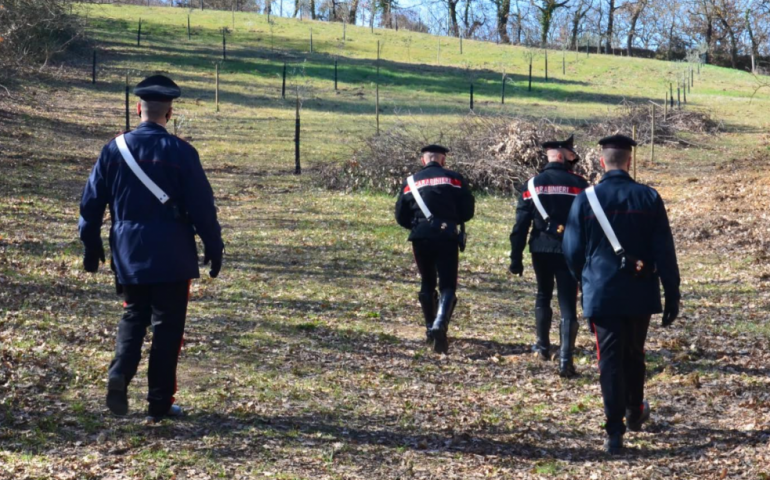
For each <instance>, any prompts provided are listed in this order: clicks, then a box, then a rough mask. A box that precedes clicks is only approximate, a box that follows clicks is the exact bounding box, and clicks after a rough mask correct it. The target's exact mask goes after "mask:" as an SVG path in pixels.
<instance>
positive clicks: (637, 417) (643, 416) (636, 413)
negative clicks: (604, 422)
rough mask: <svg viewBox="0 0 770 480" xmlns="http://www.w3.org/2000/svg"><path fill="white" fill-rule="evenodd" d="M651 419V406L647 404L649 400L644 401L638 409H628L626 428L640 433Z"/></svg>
mask: <svg viewBox="0 0 770 480" xmlns="http://www.w3.org/2000/svg"><path fill="white" fill-rule="evenodd" d="M649 419H650V404H649V403H648V402H647V400H644V401H643V402H642V405H641V406H640V407H639V408H638V409H633V410H629V409H626V426H627V427H628V429H629V430H631V431H632V432H638V431H640V430H641V429H642V425H643V424H644V422H646V421H647V420H649Z"/></svg>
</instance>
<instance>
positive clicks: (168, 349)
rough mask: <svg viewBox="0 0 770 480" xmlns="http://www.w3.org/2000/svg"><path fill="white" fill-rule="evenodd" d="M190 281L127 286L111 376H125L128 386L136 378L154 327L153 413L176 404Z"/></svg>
mask: <svg viewBox="0 0 770 480" xmlns="http://www.w3.org/2000/svg"><path fill="white" fill-rule="evenodd" d="M189 291H190V282H189V281H187V280H184V281H181V282H173V283H158V284H150V285H124V286H123V295H124V298H125V304H124V313H123V318H122V319H121V320H120V324H119V325H118V338H117V341H116V346H115V359H114V360H113V361H112V363H111V364H110V372H109V374H110V376H113V375H125V378H126V385H128V384H129V383H130V382H131V379H132V378H134V375H136V370H137V368H138V367H139V359H140V358H141V354H142V343H144V337H145V335H146V333H147V327H149V326H150V325H152V332H153V335H152V347H151V348H150V363H149V365H148V368H147V382H148V384H149V393H148V395H147V401H148V402H149V403H150V406H149V414H150V415H154V416H159V415H164V414H166V413H167V412H168V409H169V408H171V405H172V404H173V403H174V393H176V366H177V361H178V359H179V351H180V349H181V348H182V336H183V335H184V325H185V318H186V316H187V300H188V296H189Z"/></svg>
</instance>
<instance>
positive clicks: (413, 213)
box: [396, 162, 475, 241]
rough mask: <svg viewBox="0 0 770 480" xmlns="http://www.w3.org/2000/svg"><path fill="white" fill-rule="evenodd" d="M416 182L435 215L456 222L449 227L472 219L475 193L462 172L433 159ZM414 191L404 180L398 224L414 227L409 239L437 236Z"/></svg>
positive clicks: (417, 175)
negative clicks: (471, 190) (443, 165)
mask: <svg viewBox="0 0 770 480" xmlns="http://www.w3.org/2000/svg"><path fill="white" fill-rule="evenodd" d="M414 182H415V186H416V187H417V188H418V189H419V191H420V195H421V196H422V199H423V201H424V202H425V204H426V205H427V207H428V209H429V210H430V212H431V213H432V214H433V217H434V218H436V219H440V220H442V221H444V222H449V223H452V224H454V225H449V226H448V227H449V228H453V227H456V226H457V225H459V224H461V223H464V222H467V221H468V220H470V219H471V218H473V213H474V208H475V202H474V199H473V195H472V194H471V192H470V189H469V188H468V187H467V184H466V182H465V180H464V179H463V176H462V175H460V174H459V173H457V172H454V171H452V170H449V169H447V168H444V167H442V166H441V165H440V164H438V163H436V162H431V163H428V164H427V165H426V166H425V167H424V168H423V169H422V170H420V171H419V172H417V173H415V174H414ZM411 193H412V192H411V189H410V187H409V185H408V184H407V182H404V184H403V185H402V186H401V195H400V196H399V200H398V202H397V205H396V220H397V221H398V224H399V225H401V226H402V227H404V228H408V229H412V231H411V233H410V234H409V241H413V240H426V239H435V238H437V237H438V236H439V235H440V232H437V231H436V229H434V228H431V226H430V225H429V224H428V222H426V219H425V215H424V214H423V213H422V210H420V206H419V205H418V204H417V202H416V201H415V199H414V196H413V195H412V194H411Z"/></svg>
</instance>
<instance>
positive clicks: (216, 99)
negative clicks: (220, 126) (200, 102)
mask: <svg viewBox="0 0 770 480" xmlns="http://www.w3.org/2000/svg"><path fill="white" fill-rule="evenodd" d="M215 88H216V90H215V91H214V103H215V104H216V107H217V112H219V63H217V79H216V87H215Z"/></svg>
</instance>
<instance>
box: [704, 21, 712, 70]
mask: <svg viewBox="0 0 770 480" xmlns="http://www.w3.org/2000/svg"><path fill="white" fill-rule="evenodd" d="M713 22H714V21H713V19H712V18H711V17H709V18H707V20H706V33H705V35H704V40H705V41H706V59H705V62H704V63H709V56H710V55H709V53H710V52H711V39H712V38H713V37H714V23H713Z"/></svg>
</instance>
